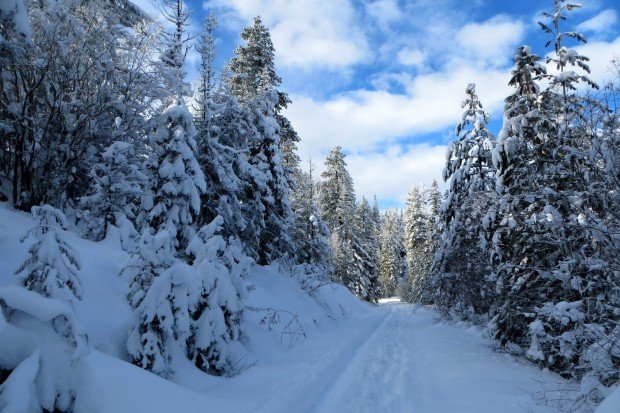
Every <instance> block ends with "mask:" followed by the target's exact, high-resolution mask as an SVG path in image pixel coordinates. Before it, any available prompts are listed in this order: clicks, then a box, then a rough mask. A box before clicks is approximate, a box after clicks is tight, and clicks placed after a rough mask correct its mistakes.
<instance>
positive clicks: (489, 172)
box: [430, 84, 495, 321]
mask: <svg viewBox="0 0 620 413" xmlns="http://www.w3.org/2000/svg"><path fill="white" fill-rule="evenodd" d="M466 94H467V99H466V100H465V101H464V102H463V104H462V107H464V108H466V109H465V112H464V113H463V119H462V121H461V123H460V124H459V125H458V126H457V127H456V132H455V134H456V136H457V140H456V141H454V142H453V143H452V144H451V145H450V147H449V149H448V152H447V154H446V168H445V169H444V172H443V176H444V180H446V181H449V185H450V187H449V193H448V197H447V199H446V201H445V202H444V204H443V207H442V213H441V217H440V229H441V239H440V241H439V245H438V248H437V250H436V252H435V256H434V260H433V264H432V267H431V280H430V287H431V289H432V290H434V291H435V292H434V298H433V301H434V302H435V303H436V304H437V305H438V306H439V308H440V309H441V310H442V311H443V312H444V313H445V314H450V313H452V314H456V315H457V316H459V317H466V318H468V319H471V320H473V321H477V319H478V318H479V317H480V316H482V317H484V316H486V313H487V311H488V309H489V305H490V302H489V299H488V297H487V296H488V289H489V288H488V286H487V284H486V283H485V282H484V276H485V274H487V273H488V264H487V262H488V260H487V259H486V258H485V257H487V256H488V248H486V242H485V240H486V234H485V232H484V231H483V230H482V228H481V225H480V222H481V220H482V217H483V216H484V212H485V210H486V208H487V205H488V204H489V203H490V202H491V199H492V196H493V190H494V181H495V176H494V173H495V171H494V168H493V165H492V164H491V151H492V148H493V145H494V137H493V135H492V134H491V132H489V130H488V127H487V122H488V119H489V115H488V114H487V113H486V112H485V111H484V110H483V108H482V104H481V103H480V100H479V99H478V96H477V95H476V90H475V85H473V84H470V85H468V86H467V88H466ZM468 257H478V258H477V260H476V261H471V260H470V259H469V258H468Z"/></svg>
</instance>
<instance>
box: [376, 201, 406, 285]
mask: <svg viewBox="0 0 620 413" xmlns="http://www.w3.org/2000/svg"><path fill="white" fill-rule="evenodd" d="M404 235H405V234H404V228H403V221H402V216H401V214H400V213H399V212H398V211H396V210H394V209H389V210H387V211H386V212H385V214H384V215H383V219H382V222H381V231H380V235H379V280H380V283H381V289H382V293H383V297H392V296H394V295H396V293H397V292H398V291H399V287H401V283H403V282H406V279H407V261H406V252H405V246H404Z"/></svg>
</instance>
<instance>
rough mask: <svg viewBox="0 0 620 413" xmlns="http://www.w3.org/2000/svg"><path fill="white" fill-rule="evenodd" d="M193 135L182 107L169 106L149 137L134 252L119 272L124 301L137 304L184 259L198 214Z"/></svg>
mask: <svg viewBox="0 0 620 413" xmlns="http://www.w3.org/2000/svg"><path fill="white" fill-rule="evenodd" d="M195 135H196V131H195V128H194V123H193V120H192V116H191V114H190V113H189V111H188V110H187V108H186V107H185V106H179V105H172V106H170V107H168V108H167V109H166V110H165V111H164V112H163V114H162V115H161V116H160V117H159V118H158V124H157V126H156V127H155V130H154V132H153V134H152V135H151V136H150V144H151V149H152V153H151V157H150V160H149V162H148V164H147V168H148V170H149V172H150V183H149V191H148V193H147V194H146V195H145V196H144V198H143V200H142V206H141V208H142V212H141V215H142V219H141V221H142V222H143V230H142V236H141V240H140V246H139V248H138V250H137V251H136V252H135V253H134V254H133V257H132V259H131V260H130V262H129V263H128V265H127V266H126V267H125V269H124V270H123V272H124V273H125V272H126V273H128V274H129V276H130V279H131V280H132V281H131V285H130V292H129V300H130V302H131V303H132V304H133V305H134V306H136V305H138V304H139V303H140V301H141V300H142V298H144V295H145V293H146V291H147V290H148V288H149V286H150V285H151V283H152V281H153V279H154V278H155V277H157V276H158V275H160V274H161V272H162V271H164V270H165V269H166V268H167V267H169V266H170V265H172V264H173V263H174V262H175V261H176V260H177V259H178V258H182V257H184V254H185V248H186V247H187V245H188V243H189V241H190V240H191V239H192V238H193V235H194V231H193V224H194V221H195V218H196V215H197V214H198V213H199V212H200V195H201V193H203V192H204V191H205V190H206V184H205V180H204V175H203V173H202V171H201V170H200V167H199V165H198V161H197V160H196V158H195V156H194V150H195V145H196V143H195V140H194V137H195Z"/></svg>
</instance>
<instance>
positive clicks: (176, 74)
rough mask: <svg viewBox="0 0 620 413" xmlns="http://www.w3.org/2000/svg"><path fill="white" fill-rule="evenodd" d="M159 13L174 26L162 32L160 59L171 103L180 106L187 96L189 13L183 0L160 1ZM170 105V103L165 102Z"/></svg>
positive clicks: (189, 38)
mask: <svg viewBox="0 0 620 413" xmlns="http://www.w3.org/2000/svg"><path fill="white" fill-rule="evenodd" d="M161 13H162V16H163V18H164V19H165V20H167V21H168V22H170V23H171V24H172V25H173V26H174V30H173V31H168V30H163V31H162V32H161V33H162V46H163V50H161V54H160V59H161V61H162V63H163V64H164V68H165V69H166V70H164V71H163V74H164V79H163V80H164V84H165V85H166V87H167V88H168V89H169V91H170V92H172V93H171V95H172V96H171V97H172V98H173V99H174V100H173V102H175V103H177V104H181V103H182V102H183V98H184V97H185V96H187V95H188V94H189V85H188V84H187V82H185V69H184V64H185V57H186V56H187V52H188V51H189V42H190V40H191V37H190V36H189V35H188V34H187V33H186V32H187V27H188V26H189V24H190V22H189V11H188V10H187V6H186V5H185V3H184V2H183V0H162V7H161ZM167 103H172V102H167Z"/></svg>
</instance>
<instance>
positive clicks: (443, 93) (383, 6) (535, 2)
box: [135, 0, 620, 208]
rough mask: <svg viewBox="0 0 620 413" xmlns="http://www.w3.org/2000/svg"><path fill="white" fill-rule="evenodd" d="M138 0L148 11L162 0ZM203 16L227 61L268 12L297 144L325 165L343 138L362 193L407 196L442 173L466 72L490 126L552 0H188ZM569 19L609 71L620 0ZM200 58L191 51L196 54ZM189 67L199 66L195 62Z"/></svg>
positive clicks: (540, 48) (390, 199) (540, 39)
mask: <svg viewBox="0 0 620 413" xmlns="http://www.w3.org/2000/svg"><path fill="white" fill-rule="evenodd" d="M153 1H156V0H136V1H135V2H136V3H137V4H139V5H141V6H142V7H143V8H144V9H145V10H146V11H149V12H150V11H155V10H156V8H154V7H153V5H152V2H153ZM188 4H189V6H190V8H191V10H192V12H193V13H192V18H193V26H194V27H195V28H198V27H199V25H200V19H202V18H203V17H204V15H205V14H206V13H207V11H208V10H211V11H213V12H214V13H216V15H217V16H218V18H219V20H220V28H219V29H218V32H217V34H218V36H219V38H220V43H219V45H218V53H219V62H220V63H221V62H223V61H225V60H227V59H229V58H230V57H232V55H233V53H232V52H233V50H234V48H235V47H236V45H238V44H239V42H240V38H239V33H240V31H241V30H242V28H243V27H244V26H246V25H248V24H249V23H250V22H251V20H252V18H253V17H254V16H256V15H260V16H261V17H262V19H263V21H264V23H265V24H266V25H267V27H269V28H270V30H271V33H272V38H273V42H274V46H275V48H276V64H277V67H278V71H279V74H280V75H281V77H282V78H283V80H284V83H283V88H284V89H285V90H286V91H287V92H288V93H289V94H290V96H291V98H292V99H293V104H292V105H291V106H290V108H289V110H288V112H287V116H288V117H289V119H290V120H291V122H292V123H293V125H294V126H295V128H296V129H297V131H298V133H299V134H300V136H301V139H302V142H301V144H300V145H299V154H300V156H301V157H302V158H303V159H304V160H307V159H308V158H309V157H312V159H313V161H315V162H316V163H317V166H318V167H319V170H320V166H321V163H322V161H323V158H324V156H325V154H326V153H327V151H328V150H329V148H331V147H333V146H335V145H341V146H342V147H343V148H344V150H345V151H346V153H347V154H348V158H347V159H348V164H349V170H350V172H351V174H352V176H353V179H354V181H355V184H356V191H357V193H358V196H366V197H372V196H373V195H374V194H376V195H377V196H378V198H379V200H380V205H381V206H382V207H383V208H386V207H389V206H402V205H403V203H404V200H405V196H406V193H407V191H408V189H409V187H410V186H411V185H412V184H424V185H430V183H431V182H432V180H433V179H434V178H437V179H438V180H440V175H441V170H442V169H443V165H444V159H445V156H444V154H445V149H446V145H447V144H448V143H449V142H450V140H451V139H452V131H453V129H454V125H455V124H456V122H458V121H459V118H460V114H461V108H460V103H461V101H462V99H463V96H464V90H465V86H466V85H467V83H472V82H473V83H476V85H477V90H478V92H479V95H480V97H481V100H482V102H483V104H484V105H485V108H486V109H487V110H488V111H490V112H491V116H492V119H494V121H493V122H492V128H493V129H494V131H496V130H497V129H498V128H499V125H500V120H501V107H502V101H503V99H504V97H505V96H506V95H507V93H508V92H509V88H508V86H507V85H506V83H507V81H508V74H509V72H510V69H511V66H512V61H511V59H512V55H513V51H514V49H515V48H516V47H517V46H519V45H521V44H528V45H530V46H531V47H532V48H533V49H534V51H535V52H537V53H538V54H540V55H545V54H546V53H548V50H545V48H544V45H545V42H546V37H545V35H544V34H543V33H542V31H541V30H540V29H539V28H538V26H537V24H536V21H537V20H539V19H540V15H541V12H542V11H543V10H545V9H549V8H550V7H551V6H552V1H551V0H470V1H463V0H207V1H205V2H203V1H199V0H189V1H188ZM581 4H582V5H583V7H582V8H581V9H580V10H578V11H576V12H573V13H572V16H571V18H570V19H569V20H568V22H567V23H566V26H567V27H569V28H572V29H575V28H577V29H578V30H581V31H582V32H584V34H586V37H587V38H588V39H589V42H588V44H587V45H585V46H583V47H581V49H582V50H581V51H582V52H583V53H584V54H586V55H587V56H589V57H590V58H591V59H592V61H591V68H592V71H593V74H592V77H593V78H594V79H595V80H596V81H598V82H602V81H603V80H604V79H605V78H606V77H609V72H608V71H607V68H608V67H609V62H610V60H611V59H612V58H614V57H620V1H619V0H585V1H583V2H581ZM192 64H195V62H192V59H190V61H189V62H188V65H189V66H191V65H192ZM189 72H190V73H191V72H192V70H191V67H190V70H189Z"/></svg>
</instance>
